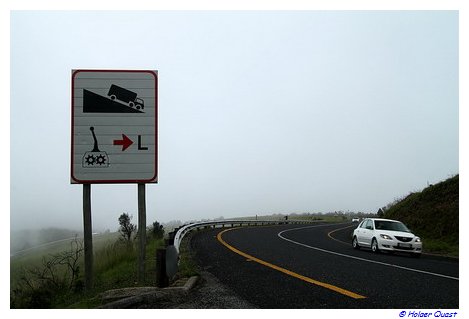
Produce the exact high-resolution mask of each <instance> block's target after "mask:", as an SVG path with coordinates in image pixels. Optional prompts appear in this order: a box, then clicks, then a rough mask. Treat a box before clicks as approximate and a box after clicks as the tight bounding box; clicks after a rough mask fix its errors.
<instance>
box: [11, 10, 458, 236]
mask: <svg viewBox="0 0 469 319" xmlns="http://www.w3.org/2000/svg"><path fill="white" fill-rule="evenodd" d="M458 67H459V66H458V13H457V12H456V11H390V12H385V11H381V12H380V11H366V12H359V11H349V12H345V11H344V12H341V11H330V12H324V11H283V12H282V11H280V12H268V11H265V12H262V11H248V12H241V11H240V12H220V11H213V12H209V11H207V12H184V11H182V12H79V11H78V12H77V11H75V12H60V11H58V12H47V11H43V12H27V11H25V12H20V11H16V12H12V14H11V106H10V113H11V119H10V126H11V130H10V134H11V137H10V143H11V146H10V147H11V149H10V153H11V169H10V172H11V187H10V190H11V196H10V205H11V212H10V219H11V228H12V229H21V228H37V227H45V226H56V227H69V228H75V229H80V228H81V227H82V210H81V209H82V202H81V200H82V187H81V186H80V185H70V103H71V102H70V99H71V97H70V95H71V94H70V86H71V81H70V78H71V70H72V69H94V68H96V69H150V70H154V69H156V70H158V75H159V92H158V94H159V106H158V108H159V114H158V117H159V121H158V124H159V130H158V132H159V137H158V141H159V151H158V152H159V164H158V171H159V183H158V184H156V185H148V186H147V220H148V223H151V222H152V221H154V220H158V221H162V222H167V221H170V220H175V219H176V220H182V221H185V220H198V219H204V218H215V217H219V216H224V217H235V216H246V215H254V214H267V213H291V212H329V211H335V210H343V211H347V210H351V211H364V212H376V211H377V210H378V208H379V207H381V206H384V205H386V204H387V203H389V202H391V201H393V200H394V199H395V198H397V197H401V196H404V195H406V194H407V193H409V192H410V191H416V190H420V189H422V188H423V187H425V186H426V185H427V182H429V183H434V182H438V181H440V180H444V179H446V178H447V177H449V176H450V175H452V174H457V173H458V172H459V162H458V157H459V149H458V143H459V137H458V134H459V127H458V121H459V109H458ZM122 212H129V213H130V214H133V215H134V216H135V219H136V215H137V186H136V185H93V186H92V213H93V223H94V227H96V228H101V229H103V228H110V229H111V230H115V229H116V228H117V217H118V216H119V215H120V213H122Z"/></svg>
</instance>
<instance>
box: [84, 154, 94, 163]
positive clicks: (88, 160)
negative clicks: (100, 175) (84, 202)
mask: <svg viewBox="0 0 469 319" xmlns="http://www.w3.org/2000/svg"><path fill="white" fill-rule="evenodd" d="M85 161H86V164H87V165H93V164H94V162H95V161H96V158H95V157H94V155H88V156H86V158H85Z"/></svg>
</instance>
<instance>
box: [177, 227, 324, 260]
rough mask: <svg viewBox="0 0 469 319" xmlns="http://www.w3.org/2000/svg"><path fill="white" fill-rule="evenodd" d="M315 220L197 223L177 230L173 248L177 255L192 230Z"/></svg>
mask: <svg viewBox="0 0 469 319" xmlns="http://www.w3.org/2000/svg"><path fill="white" fill-rule="evenodd" d="M317 222H318V221H316V220H314V221H313V220H295V219H292V220H258V219H250V220H247V219H246V220H239V219H232V220H217V221H210V222H199V223H193V224H189V225H185V226H182V227H181V228H179V229H178V230H177V232H176V234H175V235H174V247H175V248H176V250H177V253H178V254H179V246H180V245H181V242H182V239H183V238H184V236H185V235H187V234H188V233H189V232H191V231H193V230H199V229H201V228H208V227H217V226H221V227H222V228H223V227H225V226H226V225H228V227H235V226H239V227H242V226H264V225H283V224H310V223H317Z"/></svg>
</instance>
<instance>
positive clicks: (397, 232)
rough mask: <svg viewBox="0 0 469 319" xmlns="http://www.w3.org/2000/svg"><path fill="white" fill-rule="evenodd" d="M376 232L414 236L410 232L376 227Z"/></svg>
mask: <svg viewBox="0 0 469 319" xmlns="http://www.w3.org/2000/svg"><path fill="white" fill-rule="evenodd" d="M376 232H378V233H379V234H386V235H391V236H399V237H410V238H413V237H416V236H415V235H414V234H412V233H406V232H403V231H395V230H381V229H377V230H376Z"/></svg>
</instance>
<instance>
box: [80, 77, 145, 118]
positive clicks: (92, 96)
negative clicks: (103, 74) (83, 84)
mask: <svg viewBox="0 0 469 319" xmlns="http://www.w3.org/2000/svg"><path fill="white" fill-rule="evenodd" d="M144 108H145V102H144V101H143V100H142V99H141V98H139V97H137V93H135V92H132V91H130V90H127V89H124V88H122V87H120V86H117V85H115V84H112V85H111V88H110V89H109V92H108V94H107V97H106V96H102V95H99V94H96V93H94V92H91V91H89V90H86V89H83V113H144V112H143V111H142V110H143V109H144Z"/></svg>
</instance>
